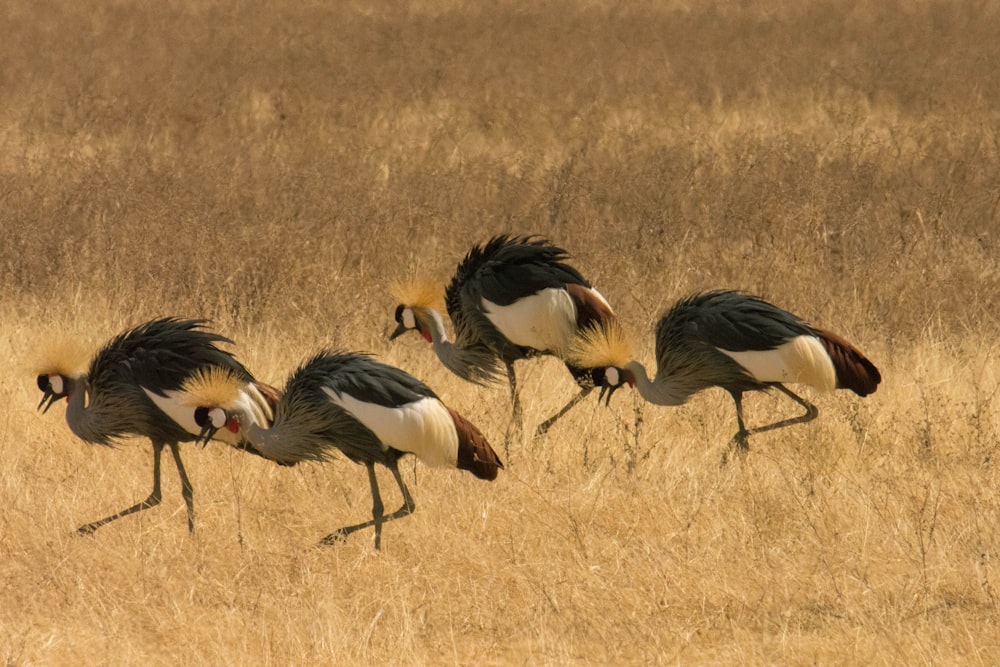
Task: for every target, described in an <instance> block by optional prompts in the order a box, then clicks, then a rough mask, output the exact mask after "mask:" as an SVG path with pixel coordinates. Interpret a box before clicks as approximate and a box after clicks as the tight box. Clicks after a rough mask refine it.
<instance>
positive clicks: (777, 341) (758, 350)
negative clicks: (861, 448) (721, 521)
mask: <svg viewBox="0 0 1000 667" xmlns="http://www.w3.org/2000/svg"><path fill="white" fill-rule="evenodd" d="M572 354H573V357H574V358H575V359H576V360H577V363H580V364H583V365H592V366H594V367H595V368H596V370H595V371H594V381H595V383H596V384H599V385H601V392H600V396H599V400H600V398H603V397H605V394H606V402H610V400H611V396H612V394H614V392H615V391H616V390H617V389H618V388H619V387H622V386H623V385H626V384H627V385H629V386H632V387H635V388H636V389H638V391H639V394H640V395H641V396H642V397H643V398H644V399H645V400H647V401H649V402H650V403H655V404H656V405H682V404H683V403H685V402H686V401H687V400H688V399H689V398H690V397H691V396H692V395H694V394H696V393H698V392H699V391H701V390H703V389H707V388H709V387H721V388H723V389H725V390H726V391H728V392H729V394H730V395H731V396H732V397H733V402H734V403H735V404H736V421H737V423H738V425H739V430H738V431H737V432H736V435H734V436H733V439H732V441H731V443H730V444H731V445H736V446H737V447H738V449H739V451H741V452H745V451H747V449H749V443H748V441H747V438H748V437H749V436H750V435H751V434H754V433H762V432H764V431H770V430H773V429H776V428H782V427H784V426H791V425H792V424H801V423H805V422H808V421H811V420H813V419H815V418H816V416H817V415H818V414H819V411H818V410H817V408H816V406H814V405H813V404H812V403H810V402H808V401H806V400H805V399H804V398H802V397H801V396H799V395H797V394H795V393H794V392H792V391H791V390H790V389H788V388H787V387H786V386H785V384H786V383H799V384H805V385H809V386H811V387H813V388H815V389H819V390H821V391H830V390H833V389H850V390H851V391H853V392H854V393H856V394H858V395H859V396H867V395H868V394H871V393H872V392H874V391H875V389H876V388H877V387H878V384H879V382H881V381H882V376H881V375H880V373H879V371H878V369H877V368H876V367H875V365H874V364H873V363H872V362H871V361H869V360H868V359H867V358H866V357H865V356H864V355H863V354H862V353H861V352H860V351H859V350H858V349H857V348H856V347H854V346H853V345H851V344H850V343H849V342H847V341H846V340H844V339H843V338H842V337H840V336H838V335H837V334H835V333H831V332H830V331H826V330H824V329H818V328H816V327H813V326H810V325H809V324H807V323H805V322H804V321H803V320H802V319H800V318H799V317H797V316H795V315H793V314H791V313H789V312H787V311H785V310H782V309H781V308H778V307H777V306H774V305H772V304H770V303H768V302H766V301H764V300H763V299H760V298H759V297H756V296H751V295H748V294H744V293H741V292H735V291H713V292H704V293H700V294H695V295H693V296H690V297H687V298H685V299H682V300H680V301H678V302H677V303H676V304H675V305H674V306H673V307H672V308H671V309H670V310H669V311H667V313H666V314H664V315H663V317H662V318H661V319H660V321H659V324H658V325H657V327H656V363H657V369H656V377H655V378H654V379H652V380H650V379H649V376H648V375H647V373H646V369H645V367H644V366H643V365H642V364H641V363H639V362H638V361H634V360H632V359H631V352H630V346H629V344H628V342H627V340H626V339H625V336H624V334H623V332H622V331H621V329H620V328H618V327H616V326H605V327H595V328H591V329H588V330H587V331H586V332H583V333H582V334H581V336H580V337H579V338H578V339H577V342H576V343H575V344H574V351H573V353H572ZM771 388H774V389H777V390H779V391H780V392H782V393H783V394H785V395H786V396H788V397H789V398H790V399H792V400H793V401H795V402H796V403H798V404H799V405H800V406H801V407H802V408H804V409H805V412H804V413H803V414H802V415H800V416H798V417H793V418H791V419H784V420H781V421H777V422H774V423H772V424H767V425H764V426H757V427H755V428H750V429H748V428H747V426H746V424H745V423H744V421H743V394H744V393H745V392H748V391H762V390H767V389H771Z"/></svg>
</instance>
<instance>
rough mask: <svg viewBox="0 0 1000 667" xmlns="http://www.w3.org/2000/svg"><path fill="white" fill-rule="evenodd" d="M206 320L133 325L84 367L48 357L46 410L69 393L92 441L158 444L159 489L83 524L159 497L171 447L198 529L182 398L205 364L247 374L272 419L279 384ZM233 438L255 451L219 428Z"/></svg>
mask: <svg viewBox="0 0 1000 667" xmlns="http://www.w3.org/2000/svg"><path fill="white" fill-rule="evenodd" d="M206 324H207V321H206V320H192V319H179V318H174V317H166V318H161V319H156V320H152V321H149V322H146V323H144V324H141V325H139V326H137V327H135V328H133V329H129V330H127V331H125V332H123V333H121V334H119V335H118V336H116V337H114V338H113V339H111V340H110V341H109V342H108V343H107V344H105V345H104V347H103V348H101V350H100V351H99V352H98V353H97V354H96V355H95V356H94V357H93V359H92V360H91V361H90V364H89V368H88V369H87V370H86V372H85V373H81V372H80V370H79V367H80V366H82V365H84V364H80V363H79V362H78V361H77V360H70V359H66V358H65V357H62V358H58V357H60V355H58V354H57V355H55V356H56V357H57V358H52V359H48V360H46V362H45V370H44V372H42V373H41V374H40V375H39V376H38V388H39V389H40V390H41V391H42V400H41V402H40V403H39V405H38V407H39V408H40V409H42V408H44V410H43V412H47V411H48V409H49V408H50V407H51V406H52V405H53V404H54V403H55V402H56V401H58V400H60V399H63V398H65V399H67V403H66V422H67V423H68V424H69V427H70V430H72V431H73V433H75V434H76V435H77V436H78V437H80V438H81V439H83V440H84V441H86V442H90V443H94V444H98V445H108V446H113V445H116V444H118V443H119V442H120V441H121V440H123V439H125V438H129V437H145V438H149V439H150V441H151V442H152V444H153V490H152V492H151V493H150V494H149V497H148V498H146V499H145V500H143V501H142V502H139V503H136V504H135V505H132V506H131V507H129V508H127V509H124V510H122V511H121V512H118V513H116V514H113V515H111V516H108V517H106V518H104V519H101V520H99V521H94V522H93V523H88V524H86V525H84V526H81V527H80V528H79V532H81V533H92V532H94V531H95V530H97V529H98V528H99V527H101V526H103V525H104V524H106V523H110V522H111V521H114V520H115V519H119V518H121V517H123V516H127V515H129V514H132V513H134V512H138V511H140V510H144V509H148V508H150V507H153V506H155V505H158V504H159V503H160V499H161V494H160V455H161V454H162V452H163V447H164V446H168V447H170V451H171V453H172V454H173V457H174V462H175V463H176V464H177V472H178V473H179V474H180V478H181V483H182V485H183V486H182V494H183V496H184V502H185V505H186V506H187V513H188V528H189V529H190V530H192V531H193V530H194V500H193V498H194V492H193V490H192V487H191V482H190V481H189V479H188V476H187V473H186V472H185V470H184V464H183V463H182V462H181V455H180V450H179V448H178V445H179V443H181V442H188V441H194V440H196V439H197V437H198V435H199V433H200V430H201V429H200V427H199V426H198V425H197V423H196V422H195V421H194V419H193V417H192V415H191V414H190V410H188V409H187V408H186V407H185V406H184V405H182V401H181V387H182V385H183V383H184V381H185V380H186V379H188V378H189V377H191V376H192V375H193V374H194V373H195V372H197V371H199V370H201V369H207V368H214V367H223V368H227V369H229V370H230V372H232V373H234V374H235V375H238V376H239V377H240V378H242V379H243V381H244V384H245V390H244V391H243V392H242V393H241V396H240V400H242V401H243V402H245V403H246V404H247V406H248V407H249V408H250V409H251V410H252V412H253V413H254V415H255V416H256V418H257V419H259V420H262V421H268V420H270V416H271V407H270V406H271V405H272V404H273V403H274V401H275V400H276V399H277V396H276V392H275V390H274V389H273V388H271V387H268V386H267V385H264V384H262V383H259V382H256V381H255V380H254V377H253V375H252V374H251V373H250V371H248V370H247V369H246V367H244V366H243V364H241V363H240V362H239V361H237V360H236V358H235V357H233V355H232V354H230V353H229V352H227V351H225V350H223V349H220V348H219V347H218V344H220V343H223V344H231V343H232V341H231V340H229V339H228V338H225V337H223V336H220V335H218V334H216V333H212V332H210V331H207V330H205V328H204V327H205V325H206ZM220 437H221V438H223V439H225V440H226V441H227V442H228V443H229V444H232V445H233V446H235V447H237V448H239V449H245V450H248V451H250V452H251V453H256V452H254V450H253V448H252V447H250V446H248V445H247V444H246V443H245V442H243V441H242V440H241V439H240V438H238V437H237V436H234V435H233V434H231V433H225V434H220Z"/></svg>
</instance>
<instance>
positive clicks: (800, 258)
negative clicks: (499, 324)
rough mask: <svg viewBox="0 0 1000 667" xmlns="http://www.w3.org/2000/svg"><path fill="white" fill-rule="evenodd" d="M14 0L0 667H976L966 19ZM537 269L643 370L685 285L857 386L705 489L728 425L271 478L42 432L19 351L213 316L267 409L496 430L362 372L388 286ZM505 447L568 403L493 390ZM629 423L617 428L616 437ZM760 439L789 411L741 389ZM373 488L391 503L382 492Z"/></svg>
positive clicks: (880, 7) (951, 8) (990, 556)
mask: <svg viewBox="0 0 1000 667" xmlns="http://www.w3.org/2000/svg"><path fill="white" fill-rule="evenodd" d="M618 4H619V3H612V2H602V1H598V2H588V3H582V2H581V3H570V2H551V3H542V4H537V5H529V6H524V5H522V4H521V3H508V2H498V3H489V4H481V3H462V2H451V1H447V0H428V1H426V2H411V3H406V4H400V3H390V2H345V3H289V4H288V5H287V6H286V5H282V6H277V7H274V6H271V7H261V6H259V5H255V4H233V3H214V2H194V1H179V2H172V3H160V4H156V5H152V6H144V7H138V6H134V5H133V4H131V3H114V2H106V1H93V2H84V3H61V2H44V1H43V2H35V1H32V2H25V1H23V0H13V1H12V2H8V3H7V5H6V8H5V10H4V12H2V15H0V33H2V34H4V35H5V39H4V40H2V41H0V65H2V66H0V86H2V90H3V97H2V103H0V145H2V146H3V151H2V152H0V202H2V205H0V220H2V229H3V236H4V242H3V244H2V246H0V272H2V284H3V286H4V292H3V295H4V296H3V298H2V300H0V312H2V314H3V317H2V320H0V321H2V325H0V358H2V359H4V360H5V361H6V366H7V368H8V372H7V373H5V374H4V376H3V379H2V380H0V392H2V396H3V397H4V398H5V399H6V400H5V404H6V405H7V406H8V408H7V410H5V411H4V412H3V413H2V414H0V426H2V432H3V433H4V435H3V437H2V438H0V448H2V449H0V451H2V455H3V461H4V466H3V470H4V472H3V474H2V475H0V506H2V507H3V508H4V511H3V512H2V513H0V591H2V593H0V656H2V658H3V659H4V660H5V661H6V663H7V664H10V665H21V664H25V665H27V664H80V663H87V664H104V663H111V664H140V663H141V664H166V663H178V662H184V663H189V664H191V663H195V664H255V665H257V664H313V663H315V664H350V663H368V664H373V663H375V664H377V663H410V664H439V663H447V662H455V663H472V662H476V663H481V662H485V663H490V664H506V663H531V664H537V663H549V664H564V663H610V662H614V663H632V664H636V663H666V662H678V663H685V664H711V663H723V664H725V663H728V664H732V663H741V664H743V663H757V664H763V663H767V664H774V663H781V664H803V663H824V664H830V663H835V664H847V663H854V664H877V663H883V664H885V663H891V664H914V663H936V664H956V663H967V664H994V663H997V662H998V661H1000V641H998V639H997V638H998V637H1000V628H998V623H997V618H998V613H997V612H998V600H997V595H998V592H997V586H998V581H997V578H998V570H997V562H996V561H997V558H998V555H1000V501H998V498H997V493H996V489H997V487H998V481H1000V480H998V468H997V462H996V459H997V455H998V453H997V449H998V432H1000V418H998V405H997V393H998V388H1000V366H998V363H997V360H996V357H997V353H998V348H1000V344H998V341H997V336H996V331H997V320H998V317H997V312H1000V311H998V305H1000V289H998V287H1000V286H998V283H1000V272H998V268H997V258H998V257H1000V249H998V238H1000V236H998V233H997V225H998V222H1000V220H998V217H1000V212H998V206H1000V177H998V174H1000V142H998V134H997V128H998V127H1000V124H998V121H1000V117H998V114H997V109H998V108H1000V74H998V71H997V68H996V66H995V65H996V63H997V62H1000V45H998V43H997V40H996V39H995V35H997V34H1000V10H998V9H997V7H996V6H995V5H994V4H992V3H985V2H984V3H977V2H938V1H934V0H918V1H917V2H906V3H864V2H857V3H831V2H809V3H791V2H784V1H780V0H770V1H766V2H762V3H756V4H751V5H737V4H733V3H728V2H707V3H679V2H663V3H659V2H640V3H630V4H629V5H628V6H627V7H624V8H622V7H619V6H618ZM501 231H511V232H521V233H527V232H536V233H541V234H544V235H546V236H548V237H550V238H552V239H553V240H554V241H556V242H558V243H559V244H561V245H563V246H565V247H566V248H568V249H569V250H570V251H571V252H572V253H573V255H574V257H575V259H574V261H575V263H576V265H577V266H578V267H579V268H580V269H581V270H582V271H583V272H584V273H585V274H586V275H587V276H589V277H590V278H591V279H592V280H593V281H594V282H595V283H596V284H597V285H598V287H599V288H600V289H601V291H602V292H603V293H604V294H605V295H606V296H607V297H608V298H609V300H610V301H611V302H612V303H613V304H614V305H615V307H616V309H617V310H618V311H619V313H620V314H621V316H622V318H623V320H624V321H625V322H626V323H627V324H628V325H629V326H630V327H631V328H632V330H633V332H634V333H635V335H636V336H637V338H638V339H639V340H640V341H642V345H640V351H641V354H642V355H643V358H644V359H646V360H647V361H651V359H652V340H651V328H652V326H653V323H654V322H655V319H656V317H657V315H658V314H659V313H660V312H661V311H662V310H663V309H664V308H665V307H667V306H668V305H669V304H670V303H671V302H672V301H673V300H674V299H676V298H677V297H679V296H681V295H683V294H685V293H687V292H689V291H692V290H696V289H703V288H712V287H737V288H742V289H746V290H749V291H752V292H757V293H760V294H762V295H764V296H766V297H767V298H769V299H770V300H772V301H774V302H776V303H778V304H779V305H782V306H785V307H787V308H789V309H791V310H793V311H795V312H797V313H799V314H800V315H802V316H804V317H806V318H808V319H810V320H812V321H814V322H815V323H817V324H819V325H822V326H825V327H829V328H831V329H834V330H836V331H838V332H840V333H842V334H843V335H845V336H847V337H848V338H849V339H851V340H853V341H855V342H856V343H857V344H858V345H859V346H861V347H862V349H864V350H865V351H866V352H867V353H868V354H869V355H870V356H871V357H872V358H873V359H874V360H875V362H876V363H877V364H878V365H879V366H880V367H881V369H882V371H883V375H884V377H885V380H884V383H883V386H882V387H881V388H880V389H879V391H878V392H877V393H876V394H875V395H873V396H872V397H870V398H868V399H865V400H859V399H857V398H856V397H855V396H853V395H841V394H840V393H838V394H834V395H825V396H814V397H813V396H812V395H810V396H811V397H813V398H815V401H816V403H817V404H818V405H819V407H820V411H821V414H820V419H819V420H817V421H816V422H814V423H812V424H809V425H807V426H802V427H796V428H790V429H786V430H781V431H778V432H775V433H769V434H762V435H760V436H758V437H756V438H754V439H753V440H752V447H753V449H752V451H751V452H750V455H749V457H748V458H747V459H746V461H744V462H742V463H740V464H738V465H730V466H727V467H726V468H725V469H721V470H720V469H719V467H718V461H719V457H720V456H721V454H722V452H723V450H724V447H725V443H726V441H727V440H728V439H729V437H730V436H731V435H732V433H733V432H734V431H735V419H734V418H733V414H732V406H731V404H730V403H729V401H728V398H727V397H726V396H725V395H724V394H723V393H722V392H717V391H710V392H706V393H704V394H703V395H699V396H698V397H696V398H695V399H693V400H692V401H691V402H690V403H689V404H688V405H686V406H684V407H681V408H677V409H655V408H651V407H644V406H641V405H638V404H637V403H636V401H635V398H634V396H625V395H624V392H623V393H621V394H619V395H618V397H616V399H615V402H614V405H613V406H612V408H611V409H610V410H608V409H604V408H598V407H597V406H596V405H594V404H587V405H586V406H584V407H581V408H577V409H576V410H575V411H574V413H571V415H570V416H569V417H567V418H566V419H565V421H564V422H563V423H561V424H559V425H557V427H556V428H555V429H554V430H553V432H552V433H551V434H550V435H549V436H548V437H547V438H544V439H541V440H537V441H531V440H529V439H523V440H519V441H515V442H511V443H509V446H510V461H509V463H510V466H509V468H508V470H506V471H505V472H504V473H503V474H502V476H501V477H500V479H499V480H498V481H497V482H495V483H492V484H485V483H481V482H478V481H477V480H474V479H472V478H471V476H468V475H464V474H461V473H458V472H449V471H440V470H431V469H427V468H425V467H423V466H421V465H419V464H416V465H410V464H407V465H406V466H405V467H406V478H407V480H408V482H409V483H410V484H411V485H412V489H413V491H414V494H415V498H416V501H417V506H418V509H417V512H416V513H415V514H414V515H413V516H412V517H409V518H407V519H405V520H404V521H400V522H396V523H393V524H390V525H388V526H387V527H386V529H385V534H384V548H383V550H382V551H381V552H375V551H374V550H373V549H372V544H371V539H370V537H371V536H370V534H359V535H355V536H353V537H352V538H351V539H350V540H348V541H347V542H346V543H345V544H343V545H340V546H338V547H336V548H318V547H316V546H315V544H316V540H317V539H318V538H319V537H320V536H321V535H325V534H326V533H327V532H329V531H330V530H331V529H333V528H334V527H336V526H339V525H343V524H346V523H350V522H352V521H357V520H361V519H363V518H364V517H365V516H366V515H367V513H368V512H369V511H370V499H369V497H368V488H367V483H366V480H365V475H364V473H363V472H362V470H361V469H359V468H358V467H356V466H353V465H351V464H349V463H347V462H344V461H341V462H337V463H334V464H329V465H325V466H318V465H314V466H308V465H304V466H299V467H297V468H294V469H290V470H289V469H284V468H277V467H274V466H270V465H268V464H266V463H265V462H262V461H259V460H256V459H253V458H250V457H244V456H241V455H240V454H238V453H236V452H233V451H229V450H227V449H225V448H224V447H222V446H218V445H213V446H211V447H208V448H206V449H204V450H202V449H199V448H194V447H190V448H186V449H185V461H186V463H187V465H188V469H189V472H190V473H191V476H192V479H193V482H194V485H195V492H196V497H195V502H196V509H197V513H198V514H197V524H198V532H197V534H196V536H195V537H193V538H191V537H189V536H188V535H187V532H186V528H185V522H184V519H183V504H182V503H181V500H180V497H179V496H180V493H179V484H178V482H177V477H176V473H175V472H174V471H173V470H172V467H171V466H170V465H165V472H164V484H165V489H164V497H165V500H164V502H163V504H162V505H161V506H160V507H159V508H156V509H153V510H150V511H147V512H143V513H140V514H139V515H137V516H134V517H130V518H127V519H123V520H121V521H119V522H116V523H114V524H111V525H110V526H107V527H105V528H103V529H101V530H100V531H99V532H98V533H97V534H96V535H95V536H94V537H93V538H87V539H82V538H78V537H75V536H74V535H73V530H74V529H75V528H76V526H78V525H79V524H81V523H84V522H86V521H90V520H93V519H95V518H98V517H100V516H103V515H104V514H106V513H108V512H110V511H113V510H116V509H119V508H121V507H124V506H125V505H127V504H129V503H131V502H133V501H135V500H136V499H138V498H141V497H145V494H146V493H148V489H149V477H150V461H149V448H148V446H147V445H145V444H144V443H142V442H137V443H136V444H135V446H129V447H123V448H121V449H119V450H115V451H112V450H107V449H104V448H98V447H92V446H88V445H84V444H82V443H80V442H78V441H76V440H75V439H74V438H73V436H72V435H71V434H70V433H69V431H68V429H67V428H66V425H65V422H64V420H63V418H62V410H61V408H56V409H54V410H52V411H51V413H50V414H48V415H45V416H41V415H39V414H37V413H36V412H35V411H34V406H35V404H36V403H37V399H38V395H37V391H36V390H35V389H34V386H33V384H34V380H33V374H34V373H35V372H36V371H37V367H36V361H37V360H36V359H35V357H36V352H37V350H38V349H39V347H40V346H42V344H43V343H44V341H46V340H49V339H51V338H52V337H53V336H57V335H66V334H70V335H74V336H76V337H79V338H80V339H81V340H83V341H85V342H86V343H87V344H89V345H92V346H96V345H98V344H100V343H101V342H103V341H104V340H106V339H107V338H108V337H110V336H111V335H113V334H114V333H116V332H117V331H119V330H120V329H122V328H124V327H126V326H129V325H132V324H135V323H137V322H139V321H142V320H143V319H145V318H148V317H152V316H158V315H163V314H180V315H185V316H205V317H210V318H212V319H213V320H214V321H215V323H216V326H217V328H218V329H219V330H220V331H222V332H223V333H226V334H228V335H230V336H232V337H233V338H235V339H236V340H237V341H238V344H239V345H238V349H237V351H238V353H239V355H240V356H241V358H243V359H244V360H245V361H247V363H248V364H249V365H251V366H252V368H254V369H255V371H256V372H257V373H258V374H259V375H260V376H261V377H264V378H267V379H271V380H274V381H279V380H280V378H282V377H283V376H284V375H286V374H287V373H288V372H289V371H290V370H291V369H292V368H293V367H294V366H295V364H297V363H298V362H299V361H300V360H301V359H302V358H303V357H305V356H306V355H307V354H309V353H310V352H312V351H314V350H315V349H317V348H318V347H320V346H323V345H332V346H337V347H344V348H349V349H366V350H371V351H373V352H376V353H378V354H380V355H381V356H382V357H383V358H384V359H386V360H387V361H389V362H391V363H395V364H397V365H399V366H401V367H403V368H405V369H407V370H408V371H410V372H412V373H414V374H415V375H417V376H418V377H421V378H423V379H424V380H426V381H427V382H428V383H429V384H430V385H431V386H432V387H434V388H435V389H436V390H437V391H438V392H439V393H440V394H441V395H442V397H444V398H445V399H446V400H447V401H449V402H450V403H451V404H453V405H454V406H455V407H457V408H459V409H460V410H462V411H464V412H465V413H466V414H467V415H468V416H470V418H472V419H473V420H474V421H476V422H477V423H478V424H480V426H481V427H482V428H483V430H484V431H485V432H486V433H487V434H488V435H489V436H490V437H491V438H492V439H493V440H494V442H495V443H496V444H497V446H498V447H501V446H502V445H503V442H502V440H503V433H504V432H505V430H506V427H507V424H508V415H509V406H508V404H507V399H506V393H505V389H504V388H503V387H497V388H493V389H485V390H480V389H477V388H474V387H471V386H470V385H467V384H463V383H462V382H461V381H459V380H458V379H457V378H455V377H454V376H451V375H450V374H448V373H447V372H446V371H444V370H443V369H442V368H441V367H440V365H439V364H438V363H437V362H436V360H434V359H433V358H432V354H431V351H430V350H429V349H428V348H427V346H426V345H425V344H424V343H423V342H422V341H419V340H417V339H416V338H415V337H414V339H412V340H406V339H403V340H400V341H398V342H397V343H396V344H394V345H390V344H389V343H388V342H387V340H386V333H387V331H388V330H389V328H390V323H391V310H392V307H393V305H394V304H393V303H392V302H391V300H390V297H389V296H388V292H387V286H388V283H389V281H390V280H391V279H393V278H398V277H405V276H409V275H418V274H419V275H423V276H429V277H433V278H438V279H444V278H446V277H447V276H448V274H449V272H450V271H451V270H452V268H453V267H454V265H455V263H456V262H457V261H458V260H459V259H460V257H461V256H462V254H463V253H464V252H465V251H466V250H467V249H468V248H469V246H470V245H471V244H472V243H474V242H477V241H480V240H483V239H485V238H486V237H488V236H489V235H491V234H493V233H496V232H501ZM520 370H521V373H522V377H523V387H522V391H523V394H522V396H523V399H524V401H525V403H526V407H527V411H528V414H527V418H528V419H527V421H528V423H529V425H531V424H534V423H537V422H538V421H540V420H541V419H542V418H544V417H545V416H547V415H548V414H549V413H551V411H553V410H554V409H555V408H557V407H558V406H559V405H560V404H561V403H562V402H563V401H564V400H566V399H567V398H568V397H569V396H570V395H571V394H572V392H573V391H574V388H573V384H572V382H571V381H570V379H569V377H568V375H566V374H565V373H564V372H563V371H561V370H560V367H559V364H558V363H556V362H555V361H552V360H542V361H537V362H531V363H524V364H523V365H521V366H520ZM636 409H639V410H640V411H641V416H642V422H641V430H640V432H639V433H638V434H635V433H632V432H630V430H629V428H630V427H629V426H628V425H629V424H631V423H632V422H633V417H634V414H633V412H634V410H636ZM748 409H749V412H750V419H751V421H752V422H754V423H760V422H762V421H764V420H766V419H768V418H769V417H771V416H772V415H774V414H784V412H783V411H786V410H788V409H789V406H788V405H787V404H785V403H782V402H781V401H780V400H778V398H776V397H768V396H755V397H753V398H751V399H749V405H748ZM383 486H384V487H385V489H386V495H387V496H389V499H388V500H387V504H391V503H394V502H398V499H397V498H396V496H395V495H394V493H393V492H392V481H391V478H384V481H383Z"/></svg>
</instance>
